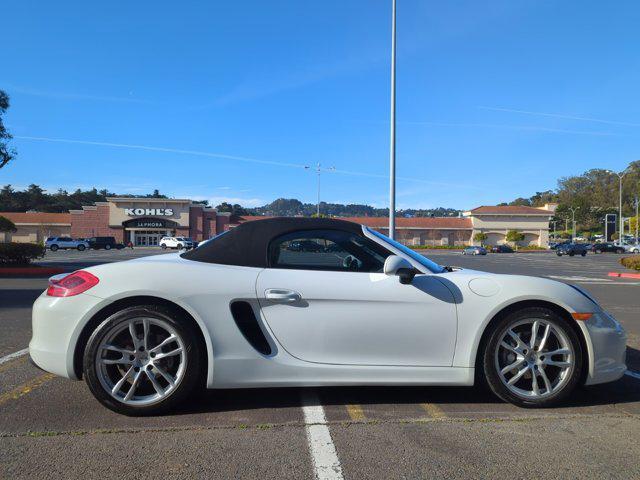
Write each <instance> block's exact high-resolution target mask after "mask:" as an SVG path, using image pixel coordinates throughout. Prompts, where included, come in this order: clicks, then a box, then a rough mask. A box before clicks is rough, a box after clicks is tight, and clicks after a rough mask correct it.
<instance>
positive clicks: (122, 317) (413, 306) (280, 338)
mask: <svg viewBox="0 0 640 480" xmlns="http://www.w3.org/2000/svg"><path fill="white" fill-rule="evenodd" d="M306 242H309V243H311V242H313V243H315V244H316V245H317V246H318V248H313V249H296V248H289V247H290V246H291V245H299V244H301V243H306ZM32 318H33V322H32V325H33V336H32V339H31V343H30V344H29V353H30V355H31V358H32V359H33V361H34V362H35V363H36V364H37V365H38V366H40V367H41V368H43V369H44V370H46V371H49V372H52V373H55V374H57V375H61V376H64V377H68V378H71V379H80V378H84V379H85V381H86V382H87V384H88V386H89V388H90V390H91V392H92V393H93V395H94V396H95V397H96V398H97V399H98V400H99V401H100V402H101V403H102V404H103V405H105V406H106V407H108V408H110V409H112V410H114V411H117V412H120V413H124V414H127V415H148V414H155V413H159V412H162V411H165V410H166V409H168V408H170V407H172V406H174V405H176V404H177V403H179V402H182V401H184V400H185V399H187V398H188V397H189V395H190V394H191V393H192V392H193V391H194V389H195V388H196V387H198V386H199V385H205V384H206V386H207V387H208V388H250V387H304V386H323V385H467V386H471V385H473V384H474V383H475V382H482V383H485V382H486V383H487V384H488V385H489V387H490V388H491V390H492V391H493V392H494V393H495V394H496V395H497V396H498V397H500V398H502V399H503V400H506V401H509V402H512V403H514V404H517V405H521V406H525V407H547V406H550V405H553V404H557V403H559V402H561V401H562V400H564V399H566V398H567V397H568V396H569V395H570V394H571V392H572V391H574V389H575V387H577V386H578V385H581V384H587V385H593V384H598V383H604V382H611V381H614V380H617V379H619V378H620V377H622V375H623V374H624V372H625V370H626V366H625V351H626V334H625V332H624V330H623V328H622V327H621V326H620V324H619V323H618V322H617V321H616V320H615V319H614V318H613V317H612V316H611V315H610V314H609V313H607V312H605V311H604V310H603V309H602V308H601V307H600V306H599V305H598V303H597V302H596V300H594V299H593V297H591V296H590V295H589V294H588V293H587V292H586V291H584V290H583V289H582V288H580V287H577V286H574V285H568V284H565V283H561V282H557V281H554V280H550V279H547V278H538V277H527V276H520V275H498V274H490V273H484V272H479V271H475V270H465V269H461V268H453V267H443V266H441V265H438V264H436V263H434V262H433V261H431V260H429V259H428V258H426V257H424V256H422V255H420V254H419V253H416V252H414V251H413V250H411V249H409V248H407V247H405V246H404V245H402V244H400V243H397V242H395V241H394V240H391V239H390V238H388V237H386V236H384V235H382V234H381V233H379V232H376V231H375V230H372V229H370V228H368V227H364V226H361V225H359V224H355V223H351V222H346V221H342V220H336V219H328V218H317V219H315V218H273V219H266V220H256V221H252V222H247V223H244V224H242V225H240V226H238V227H236V228H235V229H233V230H230V231H228V232H225V233H223V234H221V235H219V236H217V237H215V238H214V239H212V240H210V241H208V242H207V243H206V244H204V245H203V246H202V247H199V248H196V249H195V250H192V251H189V252H185V253H176V254H171V255H154V256H150V257H145V258H139V259H136V260H131V261H127V262H115V263H107V264H103V265H96V266H92V267H89V268H87V269H85V270H80V271H76V272H74V273H71V274H69V275H66V276H57V277H53V278H52V279H51V280H50V282H49V287H48V289H47V291H46V292H44V293H43V294H42V295H41V296H40V297H39V298H38V299H37V300H36V302H35V304H34V306H33V317H32Z"/></svg>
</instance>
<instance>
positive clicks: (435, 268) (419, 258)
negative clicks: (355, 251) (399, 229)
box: [365, 227, 446, 273]
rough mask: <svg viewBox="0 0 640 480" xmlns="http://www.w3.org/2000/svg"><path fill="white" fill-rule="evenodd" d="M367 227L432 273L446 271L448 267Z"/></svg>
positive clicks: (369, 230)
mask: <svg viewBox="0 0 640 480" xmlns="http://www.w3.org/2000/svg"><path fill="white" fill-rule="evenodd" d="M365 228H366V229H367V231H368V232H370V233H372V234H373V235H375V236H376V237H378V238H379V239H380V240H382V241H383V242H384V243H388V244H389V245H391V246H392V247H394V248H395V249H396V250H400V251H401V252H402V253H404V254H405V255H407V256H408V257H411V258H412V259H413V260H415V261H416V262H418V263H419V264H420V265H423V266H424V267H426V268H427V270H429V271H430V272H432V273H443V272H446V269H445V268H444V267H443V266H441V265H438V264H437V263H436V262H433V261H431V260H429V259H428V258H427V257H425V256H423V255H420V254H419V253H417V252H415V251H414V250H411V249H410V248H409V247H407V246H405V245H403V244H401V243H399V242H396V241H395V240H391V239H390V238H389V237H387V236H386V235H383V234H382V233H380V232H377V231H375V230H373V229H371V228H369V227H365Z"/></svg>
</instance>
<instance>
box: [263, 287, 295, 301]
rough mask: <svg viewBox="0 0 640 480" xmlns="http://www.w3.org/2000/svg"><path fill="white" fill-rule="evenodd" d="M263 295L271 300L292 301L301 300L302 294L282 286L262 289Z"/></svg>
mask: <svg viewBox="0 0 640 480" xmlns="http://www.w3.org/2000/svg"><path fill="white" fill-rule="evenodd" d="M264 296H265V298H266V299H267V300H271V301H273V302H283V303H293V302H299V301H300V300H302V295H300V294H299V293H298V292H296V291H294V290H286V289H283V288H267V289H266V290H265V291H264Z"/></svg>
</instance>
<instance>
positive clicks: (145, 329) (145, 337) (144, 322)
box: [142, 318, 149, 351]
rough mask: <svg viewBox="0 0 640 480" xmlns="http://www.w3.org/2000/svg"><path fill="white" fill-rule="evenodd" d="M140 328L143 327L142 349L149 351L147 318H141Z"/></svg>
mask: <svg viewBox="0 0 640 480" xmlns="http://www.w3.org/2000/svg"><path fill="white" fill-rule="evenodd" d="M142 329H143V334H142V335H143V337H142V343H143V345H144V349H145V350H146V351H149V346H148V343H149V319H148V318H143V319H142Z"/></svg>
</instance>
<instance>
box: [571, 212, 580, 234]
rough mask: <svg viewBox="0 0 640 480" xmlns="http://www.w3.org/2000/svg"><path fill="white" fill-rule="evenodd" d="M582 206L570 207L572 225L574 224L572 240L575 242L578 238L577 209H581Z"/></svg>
mask: <svg viewBox="0 0 640 480" xmlns="http://www.w3.org/2000/svg"><path fill="white" fill-rule="evenodd" d="M579 209H580V207H569V210H571V225H572V226H573V235H571V242H575V239H576V210H579Z"/></svg>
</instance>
